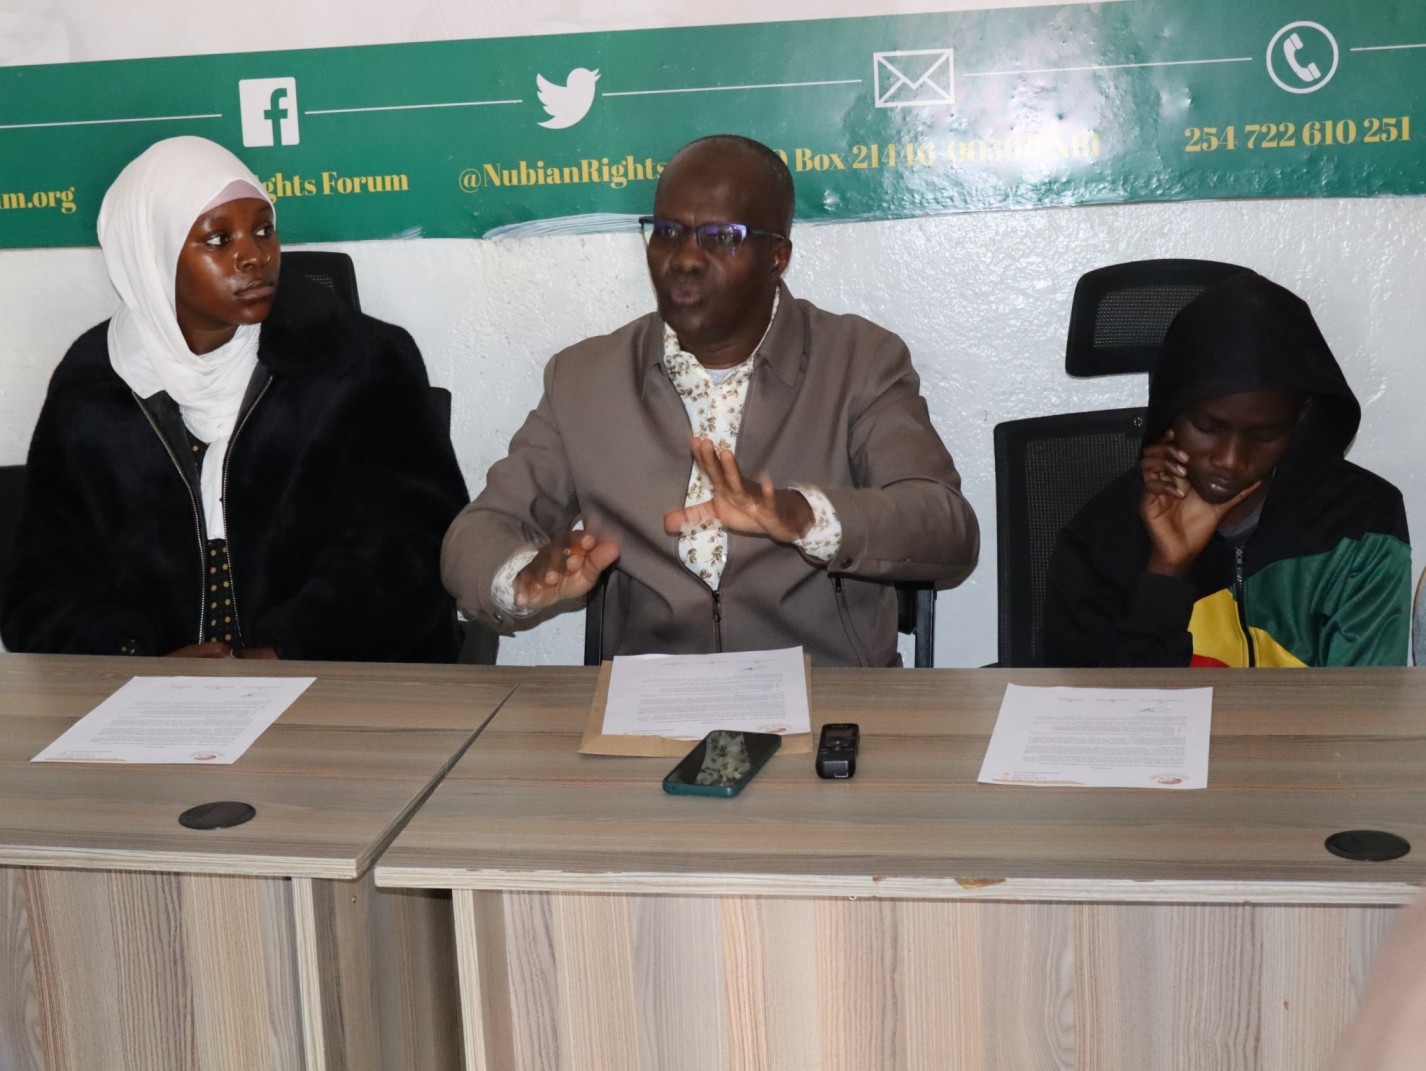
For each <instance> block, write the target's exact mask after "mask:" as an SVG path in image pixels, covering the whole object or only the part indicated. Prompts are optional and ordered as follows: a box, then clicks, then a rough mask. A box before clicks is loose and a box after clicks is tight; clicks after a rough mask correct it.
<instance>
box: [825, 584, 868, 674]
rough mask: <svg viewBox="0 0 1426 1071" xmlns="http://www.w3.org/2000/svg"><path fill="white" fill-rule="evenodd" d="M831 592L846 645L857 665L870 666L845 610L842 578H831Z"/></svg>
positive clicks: (845, 602) (850, 613) (848, 611)
mask: <svg viewBox="0 0 1426 1071" xmlns="http://www.w3.org/2000/svg"><path fill="white" fill-rule="evenodd" d="M832 592H833V594H834V595H835V596H836V601H837V616H838V617H840V618H841V619H842V631H843V632H844V633H845V634H846V637H847V643H849V644H850V645H851V648H852V653H853V654H855V655H856V656H857V665H859V666H869V665H871V659H870V658H868V657H867V653H866V648H864V647H863V646H862V641H861V638H860V637H859V636H858V635H857V630H856V627H855V626H854V625H853V624H852V612H851V610H849V609H848V608H847V598H846V595H845V594H844V593H843V591H842V578H841V577H840V576H834V577H832Z"/></svg>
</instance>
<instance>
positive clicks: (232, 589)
mask: <svg viewBox="0 0 1426 1071" xmlns="http://www.w3.org/2000/svg"><path fill="white" fill-rule="evenodd" d="M270 386H272V377H271V376H268V377H267V382H266V383H264V384H263V385H262V390H260V391H258V392H257V397H256V398H254V399H253V404H252V405H250V406H248V408H247V411H246V412H244V413H243V415H242V419H240V420H239V421H238V426H237V427H236V428H234V429H233V434H232V435H231V436H230V437H229V439H228V452H227V453H226V454H224V455H223V487H222V490H221V491H220V492H219V494H220V495H221V502H220V504H221V508H222V510H223V528H224V530H226V529H227V527H228V465H229V464H230V463H231V462H232V460H233V447H235V446H237V445H238V436H239V435H241V434H242V433H243V428H245V427H246V426H247V423H248V417H250V416H252V415H253V410H254V409H256V408H257V407H258V403H259V402H261V401H262V400H263V397H264V396H265V395H266V394H267V388H268V387H270ZM228 598H230V599H232V600H233V635H234V636H236V637H237V638H238V641H239V642H241V641H242V638H243V623H242V621H241V620H239V618H238V577H237V569H236V568H235V567H234V565H233V540H232V538H231V537H229V539H228Z"/></svg>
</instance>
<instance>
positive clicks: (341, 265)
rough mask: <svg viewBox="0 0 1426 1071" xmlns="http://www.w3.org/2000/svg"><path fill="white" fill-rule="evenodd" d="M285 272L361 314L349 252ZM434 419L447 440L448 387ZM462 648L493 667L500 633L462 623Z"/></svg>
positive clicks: (435, 398)
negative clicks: (325, 291) (290, 272)
mask: <svg viewBox="0 0 1426 1071" xmlns="http://www.w3.org/2000/svg"><path fill="white" fill-rule="evenodd" d="M282 270H283V271H284V272H288V271H293V272H297V273H298V274H300V275H304V276H306V277H307V278H308V279H310V280H312V282H314V283H317V284H319V285H321V286H325V287H326V288H327V289H328V290H331V291H333V292H334V293H335V294H336V295H337V296H338V297H340V298H341V299H342V300H343V301H345V302H346V303H347V305H348V306H350V307H351V310H352V311H353V312H361V297H360V296H359V293H358V290H357V280H356V266H355V265H354V264H353V263H352V258H351V257H349V256H348V255H347V254H346V253H338V252H334V251H332V250H327V249H303V250H298V251H294V252H291V253H283V254H282ZM430 400H431V416H432V419H433V420H435V422H436V424H437V425H438V426H440V427H441V428H442V429H443V430H444V432H445V435H446V437H447V438H449V437H450V433H451V392H450V391H448V390H447V389H446V388H445V387H431V388H430ZM459 624H460V630H461V647H460V654H459V655H458V656H457V658H456V661H457V662H460V663H461V664H463V665H482V666H493V665H494V664H495V657H496V654H497V653H498V652H499V649H500V634H499V633H498V632H496V631H495V630H494V629H492V628H488V627H487V626H485V625H482V624H481V623H480V622H478V621H461V622H459Z"/></svg>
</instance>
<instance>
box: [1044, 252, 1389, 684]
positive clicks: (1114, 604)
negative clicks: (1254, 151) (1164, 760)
mask: <svg viewBox="0 0 1426 1071" xmlns="http://www.w3.org/2000/svg"><path fill="white" fill-rule="evenodd" d="M1360 422H1361V406H1360V405H1359V404H1358V403H1357V399H1356V397H1355V395H1353V394H1352V390H1351V388H1350V387H1349V386H1347V382H1346V380H1345V378H1343V376H1342V370H1341V368H1340V367H1338V365H1337V361H1336V358H1335V357H1333V355H1332V351H1331V349H1330V348H1329V347H1328V346H1327V343H1326V340H1325V339H1323V337H1322V333H1321V331H1319V330H1318V327H1317V324H1316V322H1315V321H1314V320H1313V318H1312V313H1311V311H1310V310H1309V309H1308V307H1307V305H1306V303H1305V302H1303V301H1302V299H1301V298H1299V297H1297V296H1296V295H1294V294H1292V293H1291V292H1290V291H1288V290H1286V289H1284V288H1283V287H1281V286H1279V285H1277V284H1276V283H1273V282H1271V281H1269V280H1268V279H1265V278H1263V277H1262V276H1260V275H1257V274H1256V273H1253V272H1244V273H1243V274H1242V275H1237V276H1234V277H1232V278H1230V279H1227V280H1225V281H1223V282H1222V283H1219V284H1217V285H1215V286H1213V287H1211V288H1210V289H1208V290H1206V291H1204V293H1203V294H1201V295H1200V296H1199V297H1198V298H1197V299H1195V300H1194V301H1193V302H1192V303H1191V304H1189V305H1188V306H1187V307H1186V308H1185V309H1184V310H1183V311H1182V312H1181V313H1180V314H1179V315H1178V317H1177V318H1176V319H1175V320H1174V322H1173V324H1172V326H1171V327H1170V328H1169V331H1168V334H1167V336H1166V337H1165V339H1164V345H1163V349H1162V351H1161V353H1160V356H1159V361H1158V366H1157V367H1156V368H1155V370H1154V372H1153V374H1152V375H1151V377H1150V383H1149V408H1148V414H1147V417H1146V420H1145V427H1144V449H1143V453H1142V455H1141V459H1140V462H1139V465H1138V466H1137V467H1136V468H1134V469H1132V470H1131V471H1129V472H1126V473H1125V474H1124V475H1123V476H1121V477H1119V478H1118V479H1116V480H1115V481H1114V482H1113V483H1111V484H1110V485H1109V486H1108V487H1106V488H1105V489H1104V490H1103V491H1101V492H1100V493H1099V494H1098V495H1096V496H1095V497H1094V498H1093V499H1091V500H1090V502H1089V503H1088V505H1086V506H1085V507H1084V509H1082V510H1081V511H1080V512H1079V514H1078V515H1077V516H1076V517H1075V518H1074V520H1072V521H1071V522H1070V523H1069V524H1068V525H1066V526H1065V528H1064V530H1063V531H1062V532H1061V533H1060V538H1059V542H1058V543H1057V545H1056V547H1055V551H1054V553H1053V555H1052V556H1051V559H1050V571H1049V578H1048V591H1047V593H1046V603H1045V654H1046V662H1047V663H1048V664H1049V665H1052V666H1056V665H1057V666H1083V665H1089V666H1095V665H1100V666H1190V665H1191V666H1349V665H1402V664H1403V663H1404V662H1405V660H1406V646H1407V638H1408V635H1409V630H1410V613H1411V606H1410V597H1411V591H1410V570H1411V552H1410V545H1409V540H1408V536H1407V530H1406V512H1405V509H1404V507H1403V505H1402V500H1401V493H1400V492H1399V491H1398V490H1397V489H1396V488H1395V487H1393V486H1392V485H1391V484H1390V483H1388V482H1387V481H1385V480H1383V479H1381V478H1380V477H1379V476H1376V475H1373V474H1372V473H1370V472H1367V471H1366V470H1365V469H1362V468H1359V467H1358V466H1356V465H1353V464H1352V463H1351V462H1349V461H1347V460H1346V459H1345V458H1344V457H1343V453H1344V451H1345V450H1346V448H1347V446H1348V444H1349V443H1350V442H1351V441H1352V439H1353V437H1354V436H1355V435H1356V432H1357V426H1358V425H1359V424H1360Z"/></svg>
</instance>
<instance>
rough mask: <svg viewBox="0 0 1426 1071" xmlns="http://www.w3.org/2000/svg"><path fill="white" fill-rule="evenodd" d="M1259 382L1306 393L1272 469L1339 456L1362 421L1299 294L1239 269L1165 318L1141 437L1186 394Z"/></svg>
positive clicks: (1187, 400)
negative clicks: (1303, 409) (1305, 405)
mask: <svg viewBox="0 0 1426 1071" xmlns="http://www.w3.org/2000/svg"><path fill="white" fill-rule="evenodd" d="M1259 390H1280V391H1291V392H1294V393H1298V394H1305V395H1308V396H1310V397H1311V398H1312V408H1311V409H1309V410H1308V412H1307V414H1306V415H1305V416H1304V417H1303V419H1302V423H1301V424H1299V425H1298V427H1297V430H1296V431H1295V432H1294V433H1293V439H1292V444H1291V446H1289V447H1288V452H1287V455H1286V456H1285V457H1284V459H1283V463H1282V466H1280V470H1279V475H1280V476H1282V475H1285V474H1286V471H1285V470H1287V469H1289V468H1290V469H1291V470H1292V471H1294V472H1303V471H1310V470H1311V468H1312V467H1313V466H1314V465H1320V464H1330V463H1334V462H1336V461H1340V460H1341V458H1342V455H1343V454H1344V453H1345V452H1346V449H1347V446H1348V444H1349V443H1350V442H1351V441H1352V439H1353V438H1354V437H1355V436H1356V434H1357V426H1358V425H1359V424H1360V423H1361V419H1362V408H1361V405H1360V404H1358V402H1357V398H1356V395H1354V394H1353V393H1352V388H1351V387H1349V386H1348V385H1347V380H1346V377H1344V376H1343V375H1342V369H1341V368H1340V366H1338V364H1337V358H1336V357H1334V356H1333V355H1332V350H1331V348H1330V347H1329V346H1328V345H1327V340H1326V339H1324V338H1323V337H1322V332H1321V331H1320V330H1319V329H1318V327H1317V321H1316V320H1314V319H1313V318H1312V310H1311V309H1309V308H1308V307H1307V302H1305V301H1303V300H1302V299H1301V298H1300V297H1298V296H1297V295H1296V294H1294V293H1292V291H1290V290H1288V289H1287V288H1286V287H1283V286H1279V285H1278V284H1277V283H1275V282H1273V281H1272V280H1270V279H1266V278H1264V277H1263V276H1261V275H1259V274H1257V273H1256V272H1252V271H1246V270H1245V271H1244V272H1243V273H1242V274H1241V275H1234V276H1232V277H1230V278H1228V279H1225V280H1223V281H1222V282H1220V283H1217V284H1215V285H1214V286H1211V287H1209V288H1208V289H1207V290H1205V291H1204V292H1203V293H1202V294H1200V295H1199V296H1198V297H1197V298H1195V299H1194V300H1193V301H1192V302H1190V303H1189V304H1188V305H1186V306H1185V307H1184V309H1183V311H1182V312H1180V313H1179V314H1178V316H1177V317H1175V318H1174V321H1173V323H1172V324H1170V325H1169V329H1168V333H1167V334H1166V335H1165V336H1164V343H1163V349H1162V350H1161V351H1160V353H1159V359H1158V364H1157V365H1156V366H1155V368H1154V371H1153V373H1152V374H1151V376H1150V378H1149V409H1148V414H1147V415H1146V417H1145V420H1144V442H1145V443H1146V444H1148V443H1153V442H1157V441H1158V440H1159V439H1160V438H1162V437H1163V434H1164V432H1165V431H1167V430H1168V428H1169V427H1170V426H1171V425H1172V424H1173V422H1174V420H1175V419H1176V418H1177V417H1178V416H1179V414H1180V413H1182V412H1183V411H1184V410H1185V409H1187V408H1188V407H1189V406H1190V405H1193V404H1194V403H1196V402H1200V401H1203V400H1205V399H1208V398H1221V397H1224V396H1226V395H1229V394H1244V393H1247V392H1249V391H1259Z"/></svg>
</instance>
